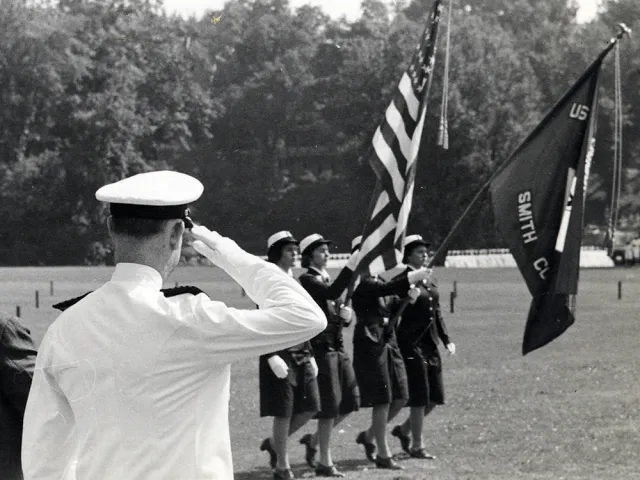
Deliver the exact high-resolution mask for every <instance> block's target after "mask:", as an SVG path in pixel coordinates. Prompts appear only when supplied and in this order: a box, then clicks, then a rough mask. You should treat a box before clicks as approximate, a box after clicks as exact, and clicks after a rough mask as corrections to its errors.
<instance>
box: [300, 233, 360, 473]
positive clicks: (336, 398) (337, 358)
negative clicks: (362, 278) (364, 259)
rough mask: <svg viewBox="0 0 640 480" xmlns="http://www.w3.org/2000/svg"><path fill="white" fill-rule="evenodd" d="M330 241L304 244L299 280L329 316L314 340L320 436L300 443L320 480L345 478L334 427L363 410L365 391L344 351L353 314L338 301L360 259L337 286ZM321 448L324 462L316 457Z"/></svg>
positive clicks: (316, 238) (351, 263) (312, 239)
mask: <svg viewBox="0 0 640 480" xmlns="http://www.w3.org/2000/svg"><path fill="white" fill-rule="evenodd" d="M330 243H331V242H330V240H325V239H324V238H323V237H322V235H319V234H317V233H314V234H313V235H309V236H308V237H306V238H304V239H303V240H302V241H301V242H300V251H301V253H302V266H303V267H308V270H307V271H306V272H305V273H303V274H302V275H301V276H300V284H301V285H302V286H303V287H304V288H305V289H306V290H307V292H309V295H311V297H313V299H314V300H315V301H316V302H317V303H318V305H319V306H320V308H321V309H322V310H323V311H324V313H325V315H326V316H327V321H328V325H327V328H326V329H325V331H324V332H322V333H321V334H319V335H318V336H316V337H314V338H312V339H311V345H312V346H313V353H314V356H315V358H316V361H317V362H318V388H319V390H320V412H319V413H318V415H317V418H318V430H317V433H316V434H315V435H305V436H304V437H302V439H301V440H300V443H302V444H304V445H305V446H306V450H307V455H306V458H307V463H309V465H310V466H312V467H315V470H316V475H318V476H323V477H343V476H344V474H343V473H341V472H340V471H339V470H338V469H337V468H336V466H335V465H334V464H333V461H332V459H331V450H330V441H331V432H332V430H333V427H334V426H335V425H337V424H339V423H340V422H341V421H342V420H344V418H345V417H346V416H347V415H348V414H349V413H351V412H353V411H356V410H358V408H359V404H360V392H359V391H358V384H357V383H356V379H355V373H354V372H353V366H352V365H351V360H350V359H349V356H348V355H347V353H346V352H345V350H344V344H343V339H342V327H343V325H344V324H345V323H346V324H348V323H349V322H350V321H351V315H352V313H353V312H352V311H351V309H350V308H348V307H344V306H340V303H339V302H336V300H338V298H340V295H341V294H342V292H343V291H344V290H345V289H346V288H347V286H348V284H349V282H350V281H351V277H352V276H353V271H354V270H355V267H356V265H357V260H358V259H357V255H352V256H351V258H349V260H348V261H347V265H346V267H345V268H343V269H342V270H341V271H340V273H339V275H338V277H337V278H336V280H335V281H334V282H333V283H332V282H331V278H330V277H329V274H328V273H327V271H326V270H325V267H326V266H327V262H328V260H329V247H328V245H329V244H330ZM317 447H319V449H320V461H319V462H318V463H317V464H316V463H315V460H314V457H315V453H316V451H317Z"/></svg>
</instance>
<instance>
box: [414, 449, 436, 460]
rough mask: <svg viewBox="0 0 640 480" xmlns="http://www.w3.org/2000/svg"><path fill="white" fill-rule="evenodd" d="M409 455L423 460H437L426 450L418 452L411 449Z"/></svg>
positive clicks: (418, 450)
mask: <svg viewBox="0 0 640 480" xmlns="http://www.w3.org/2000/svg"><path fill="white" fill-rule="evenodd" d="M409 455H410V456H411V457H413V458H421V459H423V460H433V459H434V458H436V456H435V455H431V454H430V453H429V452H427V451H426V450H425V449H424V448H418V449H417V450H413V449H411V450H410V451H409Z"/></svg>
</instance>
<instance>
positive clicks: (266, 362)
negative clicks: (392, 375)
mask: <svg viewBox="0 0 640 480" xmlns="http://www.w3.org/2000/svg"><path fill="white" fill-rule="evenodd" d="M267 248H268V250H267V260H268V261H269V262H272V263H275V264H276V265H277V266H278V267H280V268H281V269H282V270H284V271H285V272H287V273H289V275H293V272H292V270H291V269H292V268H293V266H294V265H295V261H296V256H297V251H298V241H297V240H296V239H295V238H294V237H293V235H291V233H289V232H286V231H283V232H278V233H275V234H273V235H271V237H269V240H268V241H267ZM259 365H260V367H259V368H260V416H261V417H273V436H272V437H270V438H265V439H264V441H263V442H262V444H261V445H260V450H262V451H266V452H268V453H269V456H270V463H271V467H272V468H274V469H275V470H274V473H273V478H274V480H289V479H292V478H294V476H293V472H292V471H291V466H290V465H289V456H288V454H287V439H288V437H289V436H290V435H292V434H293V433H294V432H296V431H297V430H299V429H300V428H301V427H302V426H303V425H304V424H306V423H307V422H308V421H309V420H311V418H312V417H313V415H314V414H315V413H316V412H317V411H318V410H320V396H319V394H318V382H317V380H316V377H317V375H318V366H317V364H316V361H315V359H314V358H313V350H312V347H311V344H310V343H309V342H304V343H301V344H299V345H295V346H293V347H290V348H288V349H286V350H282V351H279V352H276V353H271V354H268V355H262V356H261V357H260V363H259Z"/></svg>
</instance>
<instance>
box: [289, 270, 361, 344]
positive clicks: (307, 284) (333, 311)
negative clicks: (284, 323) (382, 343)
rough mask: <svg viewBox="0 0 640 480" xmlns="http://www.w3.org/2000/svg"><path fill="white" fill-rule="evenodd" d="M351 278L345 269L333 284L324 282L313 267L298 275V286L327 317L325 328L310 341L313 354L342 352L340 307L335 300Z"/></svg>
mask: <svg viewBox="0 0 640 480" xmlns="http://www.w3.org/2000/svg"><path fill="white" fill-rule="evenodd" d="M352 276H353V272H352V271H351V270H350V269H348V268H346V267H345V268H343V269H342V270H341V271H340V273H339V274H338V277H337V278H336V279H335V280H334V282H333V283H330V281H327V280H325V279H324V278H323V277H322V274H321V273H320V272H319V271H317V270H316V269H315V268H313V267H312V268H309V269H308V270H307V271H306V272H305V273H303V274H302V275H300V284H301V285H302V286H303V287H304V289H305V290H306V291H307V292H308V293H309V295H311V298H313V299H314V300H315V301H316V303H317V304H318V305H319V306H320V308H321V309H322V311H323V312H324V314H325V316H326V317H327V328H326V329H325V330H324V331H323V332H322V333H320V334H319V335H317V336H315V337H314V338H312V339H311V345H312V346H313V349H314V352H317V351H337V350H342V348H343V342H342V319H341V318H340V317H339V316H338V314H339V312H340V305H339V304H338V303H339V302H336V300H337V299H338V298H340V295H341V294H342V292H343V291H344V290H345V289H346V288H347V286H348V285H349V282H350V281H351V277H352Z"/></svg>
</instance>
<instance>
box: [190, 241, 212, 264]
mask: <svg viewBox="0 0 640 480" xmlns="http://www.w3.org/2000/svg"><path fill="white" fill-rule="evenodd" d="M192 247H193V249H194V250H195V251H196V252H198V253H199V254H200V255H202V256H203V257H206V258H208V259H209V260H210V261H211V262H213V263H215V262H214V258H215V255H216V252H215V251H214V250H213V249H211V248H210V247H208V246H207V244H206V243H204V242H203V241H202V240H196V241H195V242H193V244H192Z"/></svg>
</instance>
